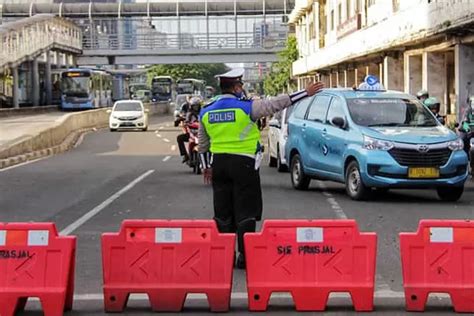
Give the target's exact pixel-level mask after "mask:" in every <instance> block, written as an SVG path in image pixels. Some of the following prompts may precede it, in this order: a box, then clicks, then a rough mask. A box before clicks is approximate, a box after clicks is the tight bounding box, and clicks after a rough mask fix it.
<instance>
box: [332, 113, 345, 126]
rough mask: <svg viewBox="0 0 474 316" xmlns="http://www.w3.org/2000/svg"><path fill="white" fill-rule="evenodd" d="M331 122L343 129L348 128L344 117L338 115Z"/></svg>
mask: <svg viewBox="0 0 474 316" xmlns="http://www.w3.org/2000/svg"><path fill="white" fill-rule="evenodd" d="M331 124H332V125H334V126H337V127H339V128H341V129H345V128H346V120H345V119H344V118H342V117H339V116H336V117H334V118H333V119H332V120H331Z"/></svg>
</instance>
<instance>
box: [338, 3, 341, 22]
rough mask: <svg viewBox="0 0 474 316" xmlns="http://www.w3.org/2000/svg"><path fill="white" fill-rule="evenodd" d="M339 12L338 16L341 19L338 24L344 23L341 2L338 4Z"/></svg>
mask: <svg viewBox="0 0 474 316" xmlns="http://www.w3.org/2000/svg"><path fill="white" fill-rule="evenodd" d="M337 13H338V18H339V21H338V23H337V24H338V25H339V24H341V23H342V3H339V5H338V6H337Z"/></svg>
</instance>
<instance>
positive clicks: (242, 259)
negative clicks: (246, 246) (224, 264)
mask: <svg viewBox="0 0 474 316" xmlns="http://www.w3.org/2000/svg"><path fill="white" fill-rule="evenodd" d="M235 265H236V266H237V269H242V270H243V269H245V256H244V254H243V253H239V257H238V258H237V262H236V264H235Z"/></svg>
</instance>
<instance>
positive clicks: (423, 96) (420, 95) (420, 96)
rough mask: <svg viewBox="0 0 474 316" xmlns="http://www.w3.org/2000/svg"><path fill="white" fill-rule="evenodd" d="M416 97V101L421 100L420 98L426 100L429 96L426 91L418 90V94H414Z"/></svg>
mask: <svg viewBox="0 0 474 316" xmlns="http://www.w3.org/2000/svg"><path fill="white" fill-rule="evenodd" d="M416 97H417V98H418V99H421V98H425V99H427V98H429V97H430V94H429V93H428V91H426V90H420V91H418V92H417V93H416Z"/></svg>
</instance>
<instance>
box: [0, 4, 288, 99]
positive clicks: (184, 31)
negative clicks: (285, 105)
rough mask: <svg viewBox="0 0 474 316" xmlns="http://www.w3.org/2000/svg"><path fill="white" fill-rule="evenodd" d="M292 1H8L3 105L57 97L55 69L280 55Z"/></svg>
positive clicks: (1, 57)
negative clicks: (53, 76)
mask: <svg viewBox="0 0 474 316" xmlns="http://www.w3.org/2000/svg"><path fill="white" fill-rule="evenodd" d="M294 2H295V0H230V1H224V0H174V1H173V0H161V2H146V3H121V1H120V2H119V3H94V2H90V3H85V4H84V3H53V4H51V3H41V2H32V3H27V4H2V5H0V37H1V41H0V107H2V104H3V103H5V100H6V97H5V96H8V97H11V98H12V100H11V102H10V101H8V100H7V101H8V102H7V103H13V105H14V106H15V107H18V106H19V104H20V103H25V102H26V103H29V104H31V105H40V104H51V99H52V92H51V91H52V82H51V72H52V71H53V72H54V71H55V70H54V68H56V69H57V71H58V72H59V71H60V69H61V68H64V67H69V66H76V65H79V66H94V67H96V66H100V65H148V64H180V63H242V62H244V63H247V62H248V63H255V62H273V61H276V59H277V53H278V52H279V51H280V50H282V48H284V47H285V42H286V39H287V33H288V26H287V24H286V21H287V14H288V13H289V12H291V10H292V8H293V7H294ZM52 68H53V69H52Z"/></svg>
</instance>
